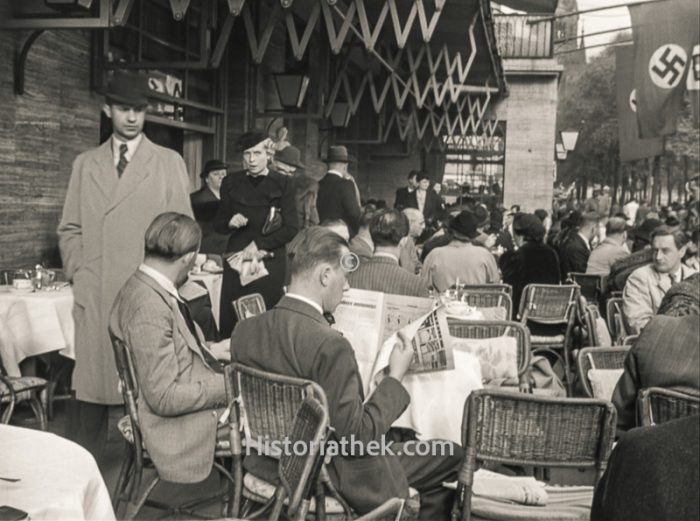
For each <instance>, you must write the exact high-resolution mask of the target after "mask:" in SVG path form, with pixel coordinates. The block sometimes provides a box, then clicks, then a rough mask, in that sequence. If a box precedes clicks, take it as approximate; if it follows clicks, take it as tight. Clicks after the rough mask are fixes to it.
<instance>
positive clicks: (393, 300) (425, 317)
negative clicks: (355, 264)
mask: <svg viewBox="0 0 700 521" xmlns="http://www.w3.org/2000/svg"><path fill="white" fill-rule="evenodd" d="M334 317H335V326H334V327H335V329H337V330H338V331H340V332H341V333H343V335H344V336H345V338H347V339H348V341H349V342H350V345H352V347H353V349H354V351H355V358H356V359H357V365H358V369H359V371H360V377H361V378H362V384H363V388H364V391H365V395H367V394H368V392H369V389H370V383H371V379H372V377H373V375H374V374H376V369H377V368H378V367H377V364H381V363H383V361H380V360H379V358H383V357H379V354H380V349H381V347H382V345H383V344H384V342H385V341H386V339H387V338H389V337H390V336H392V335H393V334H394V333H396V332H397V331H399V330H404V332H405V333H406V336H407V337H408V338H410V339H412V344H413V349H414V360H413V363H412V365H411V369H410V371H409V372H412V373H419V372H428V371H440V370H447V369H453V368H454V357H453V354H452V347H451V345H450V343H449V338H450V337H449V332H448V328H447V320H446V318H445V314H444V312H443V310H442V309H440V308H439V309H437V310H435V309H434V302H433V300H432V299H429V298H419V297H407V296H403V295H391V294H386V293H380V292H377V291H366V290H359V289H351V290H349V291H347V292H346V293H345V295H344V296H343V300H342V302H341V303H340V305H339V306H338V308H337V309H336V311H335V313H334Z"/></svg>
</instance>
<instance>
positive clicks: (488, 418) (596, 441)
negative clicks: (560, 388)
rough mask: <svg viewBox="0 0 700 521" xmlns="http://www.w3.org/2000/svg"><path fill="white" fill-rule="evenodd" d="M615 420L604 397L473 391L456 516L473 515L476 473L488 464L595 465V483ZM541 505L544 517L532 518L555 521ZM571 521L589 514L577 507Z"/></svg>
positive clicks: (466, 414)
mask: <svg viewBox="0 0 700 521" xmlns="http://www.w3.org/2000/svg"><path fill="white" fill-rule="evenodd" d="M615 421H616V412H615V408H614V407H613V406H612V404H610V403H607V402H604V401H602V400H593V399H572V398H545V397H541V396H535V395H530V394H524V393H512V392H507V391H499V390H489V389H481V390H478V391H474V392H472V393H471V395H470V396H469V398H468V399H467V402H466V403H465V407H464V416H463V419H462V446H463V447H464V449H465V458H464V461H463V463H462V467H461V468H460V471H459V475H458V481H457V494H456V497H455V503H454V508H453V511H452V519H453V520H464V521H466V520H469V519H471V518H472V517H471V516H472V485H473V483H474V472H475V471H476V470H477V469H478V468H479V467H480V466H481V465H483V464H485V463H489V464H494V463H500V464H505V465H520V466H534V467H570V468H594V469H595V471H596V477H595V481H596V482H597V481H598V479H600V477H601V476H602V474H603V472H604V471H605V468H606V466H607V461H608V458H609V456H610V451H611V450H612V442H613V437H614V434H615ZM576 501H577V502H580V498H577V499H576ZM503 505H504V507H503V508H509V509H512V511H513V513H514V514H517V512H518V510H519V508H520V505H517V504H513V505H507V504H505V503H503ZM559 507H560V506H557V508H559ZM538 508H539V509H540V510H539V512H541V514H542V515H541V516H539V515H537V514H535V515H536V516H537V517H530V518H529V519H537V518H541V519H557V517H550V516H548V515H547V506H544V507H538ZM550 510H551V509H550ZM504 518H505V517H504ZM512 518H513V519H518V518H519V517H518V516H517V515H513V516H512ZM558 519H567V518H566V517H558ZM568 519H575V520H577V521H578V520H580V519H588V517H586V516H582V515H581V512H580V511H574V512H573V513H572V515H571V516H570V517H568Z"/></svg>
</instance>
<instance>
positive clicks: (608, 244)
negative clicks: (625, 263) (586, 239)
mask: <svg viewBox="0 0 700 521" xmlns="http://www.w3.org/2000/svg"><path fill="white" fill-rule="evenodd" d="M629 255H630V251H629V250H628V249H627V246H626V245H625V244H620V243H618V242H617V241H615V240H613V239H611V238H610V237H606V238H605V239H604V240H603V242H601V243H600V244H599V245H598V246H596V248H595V249H594V250H593V251H592V252H591V256H590V257H588V264H587V265H586V273H590V274H592V275H603V276H605V277H607V276H608V275H610V268H612V265H613V264H615V262H616V261H618V260H620V259H624V258H625V257H629Z"/></svg>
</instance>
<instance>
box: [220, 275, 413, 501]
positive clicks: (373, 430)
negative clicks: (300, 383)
mask: <svg viewBox="0 0 700 521" xmlns="http://www.w3.org/2000/svg"><path fill="white" fill-rule="evenodd" d="M396 269H401V268H399V267H398V266H397V268H396ZM231 358H232V360H233V361H235V362H240V363H242V364H245V365H247V366H249V367H253V368H256V369H262V370H264V371H269V372H273V373H278V374H283V375H287V376H295V377H298V378H306V379H308V380H313V381H314V382H316V383H318V384H319V385H320V386H321V387H322V388H323V390H324V391H325V393H326V397H327V399H328V410H329V419H330V424H331V427H332V428H333V429H334V433H333V436H334V437H335V438H336V439H338V440H340V439H341V438H346V439H349V437H350V436H354V439H355V440H358V441H359V442H362V443H365V444H366V443H368V442H369V441H371V440H379V439H380V437H381V436H382V435H383V434H386V433H387V431H388V430H389V428H390V427H391V424H392V423H393V422H394V421H395V420H396V419H397V418H398V417H399V416H400V415H401V414H402V413H403V411H404V410H405V409H406V407H407V406H408V403H409V401H410V397H409V395H408V392H407V391H406V390H405V389H404V388H403V386H402V385H401V384H400V383H399V382H398V381H397V380H395V379H393V378H390V377H387V378H384V379H383V380H382V381H381V382H380V383H379V385H378V387H377V388H376V389H375V391H374V392H373V393H372V396H370V397H369V398H368V399H367V400H366V401H365V396H364V395H363V392H362V381H361V380H360V374H359V371H358V368H357V361H356V359H355V353H354V351H353V349H352V347H351V345H350V343H349V342H348V341H347V339H345V338H344V337H343V336H342V334H340V333H339V332H338V331H335V330H333V329H331V327H330V326H329V325H328V323H327V322H326V320H325V319H324V318H323V316H322V315H321V314H320V313H319V312H318V311H317V310H316V309H314V308H313V307H312V306H311V305H309V304H307V303H305V302H302V301H301V300H299V299H295V298H293V297H289V296H285V297H283V298H282V300H280V302H279V303H278V304H277V306H275V307H274V308H273V309H272V310H270V311H268V312H266V313H263V314H262V315H259V316H257V317H253V318H249V319H246V320H243V321H241V322H239V323H238V324H237V325H236V328H235V330H234V331H233V335H232V336H231ZM265 461H266V459H264V458H262V457H260V456H257V455H255V456H247V457H246V458H245V460H244V462H243V463H244V465H245V466H246V468H247V469H248V470H249V471H250V472H252V473H253V474H255V475H258V476H261V477H266V476H265V474H266V473H267V472H266V466H268V467H269V465H266V463H265ZM272 471H273V475H272V476H271V477H273V478H274V477H275V473H274V472H275V468H274V467H273V468H272ZM268 472H269V470H268ZM330 474H331V478H332V479H333V480H334V482H335V484H336V486H337V487H338V489H339V491H340V493H341V495H342V496H343V498H344V499H346V500H347V501H348V503H349V504H350V506H352V507H353V509H355V510H356V511H357V512H358V513H364V512H367V511H369V510H371V509H372V508H374V507H376V506H378V505H380V504H381V503H383V502H384V501H386V500H387V499H389V498H391V497H407V494H408V481H407V479H406V474H405V471H404V470H403V468H402V467H401V465H400V462H399V458H392V457H386V456H363V457H359V456H354V457H353V456H335V457H334V458H333V459H332V462H331V468H330Z"/></svg>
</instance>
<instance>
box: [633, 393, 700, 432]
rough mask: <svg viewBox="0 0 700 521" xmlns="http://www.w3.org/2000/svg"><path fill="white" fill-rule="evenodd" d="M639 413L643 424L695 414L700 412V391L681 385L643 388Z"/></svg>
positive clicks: (655, 423) (638, 408)
mask: <svg viewBox="0 0 700 521" xmlns="http://www.w3.org/2000/svg"><path fill="white" fill-rule="evenodd" d="M637 413H638V415H639V423H640V425H643V426H648V425H658V424H660V423H666V422H667V421H671V420H676V419H678V418H684V417H686V416H694V415H697V414H700V392H699V391H698V390H697V389H690V388H681V387H679V388H672V389H663V388H661V387H649V388H647V389H642V390H641V391H639V396H638V398H637Z"/></svg>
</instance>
